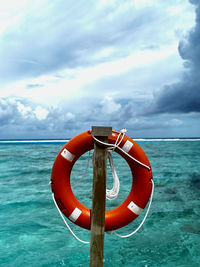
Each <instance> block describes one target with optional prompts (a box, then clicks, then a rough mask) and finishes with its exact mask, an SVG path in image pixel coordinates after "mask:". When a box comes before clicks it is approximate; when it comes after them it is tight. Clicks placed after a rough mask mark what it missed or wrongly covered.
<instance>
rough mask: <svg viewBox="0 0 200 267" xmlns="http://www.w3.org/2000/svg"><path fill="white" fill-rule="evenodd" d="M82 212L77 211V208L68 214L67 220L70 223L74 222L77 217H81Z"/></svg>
mask: <svg viewBox="0 0 200 267" xmlns="http://www.w3.org/2000/svg"><path fill="white" fill-rule="evenodd" d="M81 213H82V211H81V210H79V209H78V208H75V209H74V210H73V211H72V213H71V214H70V216H69V219H70V220H71V221H72V222H75V221H76V220H77V219H78V217H79V216H80V215H81Z"/></svg>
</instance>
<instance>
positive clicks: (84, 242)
mask: <svg viewBox="0 0 200 267" xmlns="http://www.w3.org/2000/svg"><path fill="white" fill-rule="evenodd" d="M52 198H53V201H54V204H55V206H56V208H57V210H58V212H59V214H60V216H61V218H62V219H63V221H64V223H65V225H66V226H67V228H68V230H69V231H70V233H71V234H72V235H73V237H75V238H76V239H77V240H78V241H79V242H81V243H83V244H89V243H90V242H88V241H83V240H81V239H80V238H78V236H77V235H75V233H74V232H73V231H72V229H71V227H70V226H69V224H68V223H67V221H66V220H65V218H64V216H63V214H62V212H61V210H60V209H59V207H58V205H57V203H56V200H55V197H54V193H52Z"/></svg>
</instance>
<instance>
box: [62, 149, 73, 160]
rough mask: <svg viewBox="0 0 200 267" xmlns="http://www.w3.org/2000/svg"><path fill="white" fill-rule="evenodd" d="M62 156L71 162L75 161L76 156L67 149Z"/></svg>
mask: <svg viewBox="0 0 200 267" xmlns="http://www.w3.org/2000/svg"><path fill="white" fill-rule="evenodd" d="M61 156H63V158H65V159H67V160H69V161H71V162H72V161H73V159H74V157H75V155H73V154H72V153H71V152H69V150H67V149H66V148H64V149H63V151H62V152H61Z"/></svg>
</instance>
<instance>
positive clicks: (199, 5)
mask: <svg viewBox="0 0 200 267" xmlns="http://www.w3.org/2000/svg"><path fill="white" fill-rule="evenodd" d="M190 2H191V3H192V4H194V5H195V6H196V25H195V27H194V28H193V29H192V30H191V31H190V32H189V34H188V36H187V37H186V38H185V40H182V41H180V43H179V47H178V50H179V54H180V56H181V57H182V59H183V60H184V66H185V71H184V74H183V76H182V79H181V80H180V81H179V82H177V83H175V84H171V85H166V86H164V87H163V88H162V90H160V92H158V93H157V94H155V96H154V100H153V102H152V103H151V105H150V106H149V107H148V108H147V109H146V110H145V112H144V113H145V114H147V113H148V114H157V113H189V112H200V1H198V0H190ZM158 75H159V72H158Z"/></svg>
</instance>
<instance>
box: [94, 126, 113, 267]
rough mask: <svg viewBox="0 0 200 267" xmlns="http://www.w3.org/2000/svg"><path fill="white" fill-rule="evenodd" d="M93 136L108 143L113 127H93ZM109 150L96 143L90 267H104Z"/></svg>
mask: <svg viewBox="0 0 200 267" xmlns="http://www.w3.org/2000/svg"><path fill="white" fill-rule="evenodd" d="M92 135H93V136H95V137H97V138H98V139H99V140H100V141H102V142H106V143H107V142H108V136H111V135H112V127H102V126H92ZM106 169H107V150H106V148H105V147H103V146H102V145H99V144H98V142H96V141H95V143H94V156H93V194H92V212H91V240H90V267H101V266H103V255H104V229H105V202H106V201H105V199H106Z"/></svg>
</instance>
